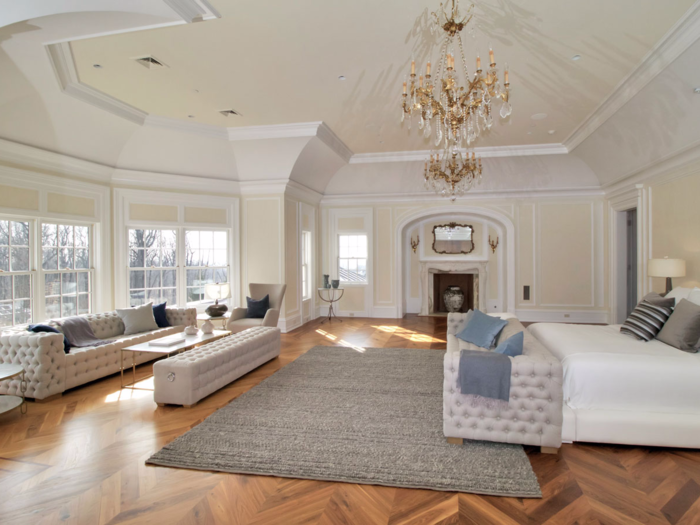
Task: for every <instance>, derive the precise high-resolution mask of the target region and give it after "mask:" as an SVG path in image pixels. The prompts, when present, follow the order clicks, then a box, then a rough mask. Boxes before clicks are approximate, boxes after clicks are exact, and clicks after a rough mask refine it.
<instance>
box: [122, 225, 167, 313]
mask: <svg viewBox="0 0 700 525" xmlns="http://www.w3.org/2000/svg"><path fill="white" fill-rule="evenodd" d="M131 230H153V231H158V232H163V231H173V232H175V265H174V266H162V265H160V266H146V250H147V248H146V246H145V245H144V247H143V252H144V255H143V257H144V265H143V267H141V266H131V265H130V255H131V249H132V248H131V246H130V233H131ZM178 236H179V232H178V229H177V228H176V227H172V226H127V229H126V268H127V271H126V301H127V305H128V306H129V307H131V306H132V304H131V290H132V288H131V273H132V272H133V271H139V270H138V269H140V268H143V272H144V275H143V279H144V282H143V288H134V290H143V293H144V302H143V303H142V304H146V303H148V301H149V298H148V290H160V298H159V299H158V301H159V302H160V301H163V290H170V289H173V288H174V289H175V301H176V304H177V305H179V304H180V295H179V290H178V283H179V282H180V279H181V276H180V267H179V256H180V255H179V239H178ZM161 240H162V234H161V235H160V236H159V239H158V243H159V244H158V250H159V252H160V253H159V255H160V257H161V259H162V254H163V250H162V248H163V247H162V245H161ZM136 249H137V250H141V248H140V247H137V248H136ZM154 270H159V271H160V283H161V284H160V286H158V287H155V288H148V286H147V284H148V274H147V272H148V271H154ZM164 271H175V286H174V287H172V286H167V287H164V286H163V272H164ZM154 302H155V301H154Z"/></svg>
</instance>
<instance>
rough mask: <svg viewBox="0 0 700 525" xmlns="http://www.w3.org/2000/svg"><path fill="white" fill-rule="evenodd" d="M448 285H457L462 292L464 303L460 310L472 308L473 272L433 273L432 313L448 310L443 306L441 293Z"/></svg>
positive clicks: (465, 310)
mask: <svg viewBox="0 0 700 525" xmlns="http://www.w3.org/2000/svg"><path fill="white" fill-rule="evenodd" d="M448 286H459V287H460V288H461V290H462V293H463V294H464V303H462V308H460V310H459V311H460V312H468V311H469V310H473V309H474V274H473V273H437V272H436V273H434V274H433V308H432V313H440V312H445V313H447V312H449V310H448V309H447V306H445V299H444V298H443V294H444V293H445V290H447V287H448Z"/></svg>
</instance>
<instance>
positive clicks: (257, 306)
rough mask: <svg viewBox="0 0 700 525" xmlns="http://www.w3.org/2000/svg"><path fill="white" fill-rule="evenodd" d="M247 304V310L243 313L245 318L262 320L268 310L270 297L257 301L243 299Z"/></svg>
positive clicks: (247, 298)
mask: <svg viewBox="0 0 700 525" xmlns="http://www.w3.org/2000/svg"><path fill="white" fill-rule="evenodd" d="M245 299H246V301H247V302H248V309H247V310H246V311H245V316H246V317H247V318H248V319H264V318H265V314H266V313H267V311H268V310H269V309H270V296H269V295H266V296H265V297H263V298H262V299H260V300H259V301H256V300H255V299H251V298H250V297H246V298H245Z"/></svg>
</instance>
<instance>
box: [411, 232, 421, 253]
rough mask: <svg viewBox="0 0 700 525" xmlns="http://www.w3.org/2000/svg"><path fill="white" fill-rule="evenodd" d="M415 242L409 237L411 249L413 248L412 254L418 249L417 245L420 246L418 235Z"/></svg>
mask: <svg viewBox="0 0 700 525" xmlns="http://www.w3.org/2000/svg"><path fill="white" fill-rule="evenodd" d="M416 237H417V238H416V240H415V241H414V240H413V236H411V248H413V253H416V249H417V248H418V245H419V244H420V235H416Z"/></svg>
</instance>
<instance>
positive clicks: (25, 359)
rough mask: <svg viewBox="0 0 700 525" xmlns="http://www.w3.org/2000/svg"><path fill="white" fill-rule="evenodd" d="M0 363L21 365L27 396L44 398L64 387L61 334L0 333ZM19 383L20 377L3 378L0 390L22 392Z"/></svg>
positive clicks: (13, 393)
mask: <svg viewBox="0 0 700 525" xmlns="http://www.w3.org/2000/svg"><path fill="white" fill-rule="evenodd" d="M0 363H2V364H12V365H19V366H21V367H22V368H23V369H24V373H25V379H26V381H27V390H26V392H25V395H26V396H27V397H32V398H34V399H45V398H47V397H50V396H53V395H54V394H60V393H61V392H63V391H64V390H65V389H66V386H65V385H66V354H65V352H64V351H63V334H54V333H46V332H42V333H37V334H34V333H30V332H21V333H4V334H2V335H1V336H0ZM20 383H21V381H20V378H13V379H11V380H9V381H2V382H1V383H0V394H11V395H22V393H21V385H20Z"/></svg>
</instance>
